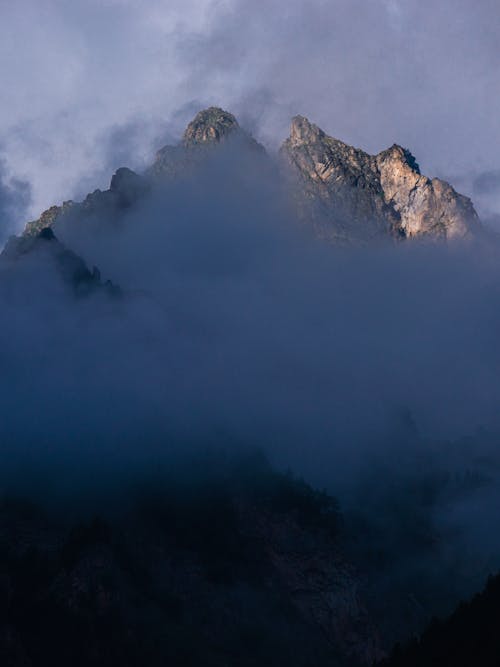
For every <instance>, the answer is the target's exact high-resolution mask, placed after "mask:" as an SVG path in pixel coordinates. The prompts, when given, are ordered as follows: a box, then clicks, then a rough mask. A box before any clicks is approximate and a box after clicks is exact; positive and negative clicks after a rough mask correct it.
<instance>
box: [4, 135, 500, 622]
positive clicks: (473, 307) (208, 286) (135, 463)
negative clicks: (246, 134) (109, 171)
mask: <svg viewBox="0 0 500 667" xmlns="http://www.w3.org/2000/svg"><path fill="white" fill-rule="evenodd" d="M287 186H288V184H287V183H285V182H284V181H283V180H282V175H281V172H280V169H279V166H278V165H277V164H276V163H275V162H274V161H273V160H271V159H269V158H267V157H266V156H265V155H264V154H261V153H255V152H253V151H250V153H247V152H246V150H245V148H244V146H241V145H239V144H238V143H237V142H236V143H233V142H231V141H228V142H226V144H224V145H222V146H220V147H219V148H218V150H215V151H213V152H212V153H210V154H208V153H207V156H206V159H205V160H204V161H201V162H200V164H199V165H198V166H197V167H196V168H194V169H193V170H192V171H187V172H186V173H185V174H184V175H183V176H181V177H179V178H178V179H177V180H174V181H170V182H169V181H166V182H165V181H159V182H157V183H152V185H151V189H150V191H149V193H148V194H147V195H145V196H143V197H142V199H140V200H139V201H138V202H136V204H134V205H132V206H130V207H128V208H125V209H109V208H106V207H105V206H101V207H99V206H97V207H94V208H93V209H92V208H91V209H88V211H87V213H85V211H84V212H82V210H81V209H73V212H72V210H71V209H70V211H69V213H68V214H67V215H66V216H65V217H63V218H62V219H60V221H58V222H57V223H56V224H55V227H54V231H55V234H56V236H57V239H59V240H50V239H38V240H36V241H33V242H32V244H33V247H32V248H31V250H29V251H26V252H24V253H16V252H12V249H9V246H8V247H7V250H6V252H5V253H4V255H3V256H2V258H1V261H0V308H1V312H2V315H3V318H2V327H1V328H0V349H1V350H2V355H1V364H2V366H1V375H0V378H1V379H0V401H1V405H2V410H1V421H0V442H1V449H0V457H1V461H0V463H1V466H0V469H1V473H0V484H1V490H2V493H3V494H9V495H12V494H14V495H31V496H33V495H35V497H37V498H38V500H40V499H42V500H44V501H45V502H54V503H55V504H56V505H58V506H59V507H64V508H68V507H70V506H71V505H72V502H76V499H78V503H79V504H78V506H79V507H82V503H83V507H84V508H85V506H88V507H89V508H90V507H92V508H93V510H92V511H94V510H95V508H96V507H97V510H98V511H105V509H104V507H106V506H107V504H108V502H109V498H110V497H113V496H114V497H115V498H116V497H117V496H116V494H118V495H119V496H120V494H123V493H125V494H126V493H127V489H128V488H129V486H128V485H129V484H130V483H133V482H134V480H135V481H137V480H139V479H141V478H147V476H148V475H150V474H151V473H152V471H156V472H158V471H159V470H164V471H166V472H167V473H168V474H169V475H172V474H173V475H175V474H176V472H175V471H176V470H177V469H179V470H180V469H182V470H183V473H182V474H183V475H185V474H186V470H189V466H186V464H185V461H186V457H188V459H189V458H191V459H192V460H193V461H196V459H197V457H199V456H201V455H202V454H203V456H206V453H207V451H208V452H210V451H214V452H220V451H226V452H228V453H229V454H230V455H232V456H235V455H236V456H238V455H239V454H244V453H246V452H248V451H249V450H253V449H255V450H259V451H262V452H263V453H264V454H265V456H266V457H267V458H268V459H269V460H270V461H271V463H272V464H273V465H274V466H275V467H276V468H277V469H279V470H287V469H289V470H291V471H292V472H293V474H295V475H298V476H300V477H303V478H304V479H305V480H306V481H308V482H309V483H311V484H313V485H314V486H316V487H321V488H325V489H327V490H328V491H329V492H330V493H332V494H333V495H335V496H336V497H338V498H339V500H340V506H341V509H342V511H343V513H344V516H345V522H346V537H345V540H346V549H347V550H348V552H349V553H350V554H351V555H352V558H353V559H354V560H355V561H356V562H358V563H359V564H360V566H362V567H363V568H364V569H365V570H366V571H367V573H368V574H367V576H368V577H369V578H370V577H371V579H370V581H371V585H372V587H373V590H372V594H373V595H375V596H377V595H378V596H379V599H386V597H387V599H388V600H390V599H391V598H390V595H400V594H402V593H401V591H407V589H408V588H411V589H412V590H413V589H414V588H415V587H416V586H417V587H418V588H419V590H421V594H422V598H424V599H425V601H426V603H428V604H429V608H431V609H432V608H438V609H442V608H446V609H447V608H448V606H449V603H450V600H451V601H452V602H455V601H456V600H457V599H458V598H459V597H460V596H461V595H463V594H468V593H470V592H472V591H473V590H476V589H477V588H478V587H479V586H480V585H481V584H482V582H483V580H484V577H485V576H486V575H487V573H489V572H491V571H496V570H497V569H498V567H499V565H500V543H499V540H498V537H497V535H496V534H495V533H494V531H492V530H491V522H492V521H493V520H494V519H495V517H496V514H497V510H498V507H499V504H500V475H499V470H500V468H499V465H500V455H499V451H498V437H497V435H496V434H497V433H500V424H499V414H498V404H499V400H500V384H499V382H498V376H499V375H498V374H499V364H500V348H499V346H498V334H499V329H500V310H499V303H500V261H499V259H500V246H499V245H498V242H497V241H496V239H495V237H488V238H483V237H481V239H478V240H476V241H470V242H464V243H455V244H448V245H444V244H443V245H441V244H432V243H430V244H426V243H419V242H397V243H396V242H387V243H380V244H374V245H372V246H369V247H348V246H334V245H329V244H328V243H326V242H323V241H320V240H318V239H316V238H315V237H314V235H313V232H312V230H311V229H310V228H309V227H308V226H307V225H306V224H304V223H301V222H299V220H298V219H297V218H296V216H295V213H294V209H293V206H292V202H291V201H290V199H289V197H288V194H287V193H288V190H287ZM59 242H61V243H62V244H64V245H65V246H66V247H67V248H69V249H71V250H72V251H74V252H76V253H78V255H80V256H81V257H83V258H84V259H85V261H86V263H87V265H88V266H89V268H90V269H92V267H93V266H97V267H98V268H99V271H100V273H101V283H102V284H101V286H97V285H95V284H93V285H91V286H90V287H88V289H85V290H83V291H82V290H78V289H77V288H76V287H75V284H74V281H72V279H71V272H70V271H68V266H71V262H70V261H69V260H68V259H67V257H66V255H65V254H64V252H63V251H62V250H61V248H60V246H59ZM108 280H110V281H112V283H113V285H114V286H116V288H110V287H109V286H106V285H105V283H106V281H108ZM181 462H184V463H183V464H182V465H181ZM144 476H146V477H144ZM166 479H168V476H167V477H166ZM104 496H106V498H107V499H106V503H105V504H104V505H103V502H104V501H103V500H102V499H103V497H104ZM380 550H383V551H384V552H385V553H386V558H387V559H388V562H389V563H390V571H391V576H390V577H389V580H387V574H386V572H387V570H386V569H384V568H382V571H379V570H377V565H376V563H377V559H376V558H374V557H373V554H375V553H379V552H380ZM372 570H373V571H372ZM408 582H409V583H408ZM416 582H418V583H416ZM404 594H405V595H406V593H404ZM443 600H444V603H443ZM441 603H443V604H444V605H445V606H444V607H440V606H439V605H440V604H441ZM398 604H399V603H397V602H394V604H393V605H392V607H391V608H392V609H393V611H394V610H396V611H395V614H396V615H397V613H399V612H398V611H397V610H398ZM446 605H448V606H446ZM386 620H387V622H391V623H394V617H393V616H391V614H390V613H389V612H388V616H387V619H386ZM391 632H393V633H394V628H392V630H391Z"/></svg>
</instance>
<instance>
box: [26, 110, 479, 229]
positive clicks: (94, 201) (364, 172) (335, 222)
mask: <svg viewBox="0 0 500 667" xmlns="http://www.w3.org/2000/svg"><path fill="white" fill-rule="evenodd" d="M222 145H224V146H227V145H231V146H232V147H233V148H232V150H234V151H235V152H236V154H237V155H239V154H241V156H242V159H244V157H243V156H244V155H245V154H247V155H248V154H251V155H252V156H258V158H259V159H262V160H263V161H265V162H266V163H268V162H269V161H270V158H268V156H267V154H266V152H265V150H264V148H263V147H262V146H261V145H260V144H259V143H258V142H257V141H255V139H253V137H251V135H250V134H248V133H247V132H245V130H243V129H242V128H241V127H240V125H239V124H238V121H237V120H236V118H235V117H234V116H233V115H232V114H230V113H228V112H226V111H223V110H222V109H218V108H216V107H210V108H209V109H206V110H203V111H200V112H199V113H198V114H197V115H196V116H195V118H194V119H193V120H192V121H191V123H189V125H188V127H187V128H186V131H185V132H184V135H183V138H182V140H181V141H180V142H179V144H177V145H175V146H170V145H168V146H164V147H163V148H161V149H160V150H159V151H158V152H157V154H156V158H155V160H154V162H153V164H152V165H151V167H150V168H149V169H148V170H146V172H145V173H144V174H143V175H139V174H136V173H134V172H133V171H131V170H130V169H127V168H124V167H122V168H121V169H119V170H118V171H117V172H116V173H115V175H114V176H113V178H112V180H111V184H110V188H109V189H108V190H105V191H100V190H96V191H95V192H93V193H92V194H90V195H88V196H87V197H86V199H85V200H84V201H83V202H81V203H75V202H71V201H67V202H64V203H63V204H62V206H52V207H51V208H49V209H48V210H47V211H45V212H44V213H42V215H41V216H40V218H39V219H38V220H35V221H32V222H29V223H28V224H27V225H26V229H25V232H24V234H25V235H36V234H37V233H39V232H40V230H41V229H43V228H44V227H48V226H52V225H53V224H54V223H55V222H56V221H57V220H59V219H60V218H61V217H66V216H68V215H83V216H87V215H92V214H93V213H100V214H102V213H104V214H106V215H108V216H109V217H113V216H119V215H120V212H121V211H122V210H123V209H125V208H127V207H129V206H132V205H133V204H134V202H136V201H138V200H139V199H141V198H142V197H143V196H145V194H146V193H147V192H148V191H149V190H150V188H151V187H153V186H155V187H158V185H159V187H161V183H162V181H165V180H167V181H168V182H171V181H172V179H174V180H175V179H177V178H182V177H184V176H186V175H187V174H192V173H193V171H194V170H195V169H196V168H197V167H199V166H200V165H201V164H203V161H204V160H205V159H207V157H208V156H210V155H211V154H213V150H215V149H217V147H219V146H222ZM280 156H281V158H282V160H281V165H282V168H283V169H284V171H285V173H286V174H287V176H288V177H289V186H290V197H291V200H292V201H293V202H294V204H295V206H296V209H297V211H298V214H299V216H300V218H301V219H302V220H303V221H304V222H307V223H310V224H312V225H313V226H314V229H315V231H316V233H317V234H318V235H319V236H321V237H323V238H325V239H327V240H329V241H334V242H367V241H370V240H374V239H384V238H392V239H405V238H406V239H408V238H425V239H432V240H435V239H441V240H453V239H463V238H468V237H471V236H473V235H475V234H478V233H480V231H481V224H480V221H479V218H478V216H477V214H476V212H475V210H474V207H473V204H472V202H471V200H470V199H469V198H467V197H465V196H463V195H461V194H459V193H457V192H456V191H455V190H454V189H453V187H452V186H451V185H449V184H448V183H446V182H445V181H442V180H440V179H437V178H434V179H430V178H428V177H426V176H424V175H422V174H421V173H420V169H419V166H418V164H417V162H416V160H415V158H414V157H413V156H412V154H411V153H410V152H409V151H408V150H407V149H405V148H402V147H401V146H397V145H393V146H392V147H391V148H389V149H387V150H385V151H382V152H381V153H379V154H378V155H369V154H368V153H366V152H365V151H363V150H361V149H358V148H354V147H352V146H349V145H348V144H345V143H343V142H342V141H340V140H338V139H335V138H333V137H330V136H328V135H327V134H326V133H325V132H323V130H321V129H320V128H319V127H318V126H316V125H314V124H313V123H311V122H310V121H309V120H308V119H307V118H304V117H302V116H296V117H295V118H293V120H292V124H291V130H290V136H289V137H288V138H287V139H286V140H285V141H284V142H283V145H282V147H281V149H280Z"/></svg>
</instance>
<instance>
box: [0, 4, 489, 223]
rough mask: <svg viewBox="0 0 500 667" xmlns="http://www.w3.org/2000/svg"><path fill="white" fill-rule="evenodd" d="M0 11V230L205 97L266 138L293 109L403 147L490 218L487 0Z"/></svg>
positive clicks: (136, 149) (147, 139) (149, 138)
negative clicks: (4, 200) (8, 200)
mask: <svg viewBox="0 0 500 667" xmlns="http://www.w3.org/2000/svg"><path fill="white" fill-rule="evenodd" d="M0 19H1V20H0V83H1V87H0V90H1V93H0V95H1V98H0V102H1V103H0V158H1V160H2V164H3V168H2V184H3V185H2V188H3V190H5V189H10V190H12V187H14V189H16V188H17V190H19V193H20V198H19V203H18V206H17V209H15V211H14V212H12V207H11V208H10V210H11V214H10V218H9V220H8V221H7V224H8V225H9V229H10V228H14V229H20V228H22V226H23V224H24V221H25V219H26V217H35V216H38V215H39V213H40V212H41V211H42V210H43V209H45V208H47V207H48V206H50V205H52V204H54V203H60V202H61V201H62V200H65V199H70V198H76V199H78V198H81V197H83V196H84V195H85V194H86V193H87V192H88V191H92V190H93V189H95V188H96V187H100V188H105V187H107V186H108V183H109V179H110V176H111V174H112V172H113V171H114V170H115V169H116V168H117V167H118V166H121V165H124V164H126V165H128V166H131V167H135V168H139V169H140V168H141V167H143V166H145V165H146V164H147V163H148V162H149V161H150V160H151V158H152V155H153V153H154V151H155V149H157V148H159V147H160V146H162V145H163V144H165V143H168V142H171V141H175V140H177V139H178V138H179V136H180V134H181V133H182V130H183V128H184V126H185V125H186V124H187V122H188V121H189V120H190V119H191V118H192V116H193V115H194V114H195V113H196V112H197V111H198V110H199V109H200V108H203V107H205V106H208V105H211V104H214V105H218V106H222V107H224V108H226V109H228V110H229V111H232V112H233V113H235V114H237V115H238V117H239V119H240V122H241V123H242V124H243V125H244V126H245V127H247V128H248V129H250V130H251V131H252V132H253V133H254V134H255V135H256V136H257V138H258V139H260V140H261V141H262V142H263V143H264V144H265V145H266V146H267V147H269V148H270V149H271V150H274V149H276V148H277V146H278V145H279V143H280V142H281V141H282V140H283V139H284V138H285V137H286V136H287V132H288V124H289V120H290V117H291V116H293V115H295V114H297V113H300V114H303V115H306V116H308V117H309V118H310V119H311V120H312V121H314V122H316V123H317V124H318V125H320V126H321V127H322V128H323V129H325V130H326V131H327V132H328V133H329V134H332V135H333V136H336V137H337V138H340V139H342V140H345V141H346V142H348V143H351V144H353V145H356V146H359V147H362V148H364V149H366V150H368V151H369V152H378V151H379V150H382V149H384V148H386V147H387V146H389V145H391V144H393V143H399V144H402V145H404V146H406V147H408V148H410V149H411V150H412V152H413V153H414V154H415V155H416V157H417V160H418V162H419V163H420V165H421V167H422V169H423V171H424V172H425V173H427V174H428V175H430V176H434V175H436V176H441V177H444V178H447V179H449V180H451V181H452V183H454V184H455V185H456V187H457V189H460V190H462V191H463V192H465V193H467V194H469V195H471V196H473V198H474V201H475V202H476V205H477V207H478V209H479V212H480V213H481V215H482V217H483V218H484V219H486V220H487V221H488V222H490V223H492V224H494V225H496V226H497V227H498V228H500V222H499V220H498V217H499V216H500V173H499V172H500V157H499V153H498V142H499V139H500V120H499V115H498V108H499V106H500V67H499V64H500V44H499V40H498V34H500V5H499V4H498V2H497V1H496V0H476V1H473V0H441V1H440V2H439V3H435V2H431V1H430V0H328V1H327V0H307V1H306V0H287V2H284V1H283V0H266V1H265V2H264V1H263V0H253V1H252V2H249V1H248V0H182V2H181V1H179V0H140V2H139V1H134V0H85V1H82V0H72V2H71V3H68V2H66V1H63V0H43V2H39V1H38V0H37V1H35V0H19V1H18V2H16V3H12V2H10V1H9V0H0ZM11 179H15V182H14V186H13V185H12V181H11ZM20 183H22V184H24V185H23V187H22V188H20V189H19V187H18V186H19V184H20ZM27 188H29V193H30V197H29V200H28V197H27ZM3 190H2V191H3ZM4 220H6V218H5V217H4ZM3 234H4V235H5V231H4V233H3Z"/></svg>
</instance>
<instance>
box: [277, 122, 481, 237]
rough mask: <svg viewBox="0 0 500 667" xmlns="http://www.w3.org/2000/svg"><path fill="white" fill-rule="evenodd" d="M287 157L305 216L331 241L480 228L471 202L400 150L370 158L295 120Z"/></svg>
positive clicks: (450, 234) (459, 232) (459, 234)
mask: <svg viewBox="0 0 500 667" xmlns="http://www.w3.org/2000/svg"><path fill="white" fill-rule="evenodd" d="M281 155H282V156H283V157H284V158H285V160H286V162H287V163H288V164H289V165H290V166H291V167H292V171H293V173H294V174H295V176H296V177H297V178H296V183H297V189H296V191H295V197H296V201H297V205H298V207H299V212H300V215H301V217H302V218H305V219H306V220H312V222H313V223H314V225H315V227H316V228H317V230H318V232H319V233H320V235H321V236H324V237H326V238H328V239H329V240H334V241H337V240H338V241H353V240H354V241H356V240H360V241H367V240H370V239H373V238H377V237H383V236H387V235H390V236H393V237H395V238H411V237H427V238H434V239H438V238H440V239H459V238H465V237H467V236H470V235H472V234H474V233H476V232H479V230H480V223H479V219H478V217H477V214H476V212H475V210H474V207H473V205H472V202H471V201H470V199H468V198H467V197H464V196H463V195H460V194H458V193H457V192H455V190H454V189H453V188H452V187H451V186H450V185H449V184H448V183H446V182H444V181H441V180H439V179H432V180H431V179H429V178H427V177H426V176H423V175H422V174H421V173H420V169H419V166H418V164H417V162H416V161H415V158H414V157H413V156H412V155H411V153H410V152H409V151H408V150H406V149H404V148H401V147H400V146H397V145H394V146H392V147H391V148H389V149H388V150H386V151H383V152H382V153H380V154H379V155H376V156H374V155H369V154H368V153H365V152H364V151H362V150H359V149H356V148H353V147H352V146H348V145H347V144H344V143H342V142H341V141H339V140H338V139H334V138H333V137H330V136H328V135H326V134H325V133H324V132H323V131H322V130H321V129H320V128H319V127H317V126H316V125H314V124H312V123H310V122H309V121H308V120H307V118H303V117H302V116H296V117H295V118H294V119H293V120H292V126H291V131H290V136H289V138H288V139H286V141H285V142H284V144H283V146H282V148H281Z"/></svg>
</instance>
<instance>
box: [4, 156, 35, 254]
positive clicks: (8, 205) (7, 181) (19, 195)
mask: <svg viewBox="0 0 500 667" xmlns="http://www.w3.org/2000/svg"><path fill="white" fill-rule="evenodd" d="M29 201H30V188H29V185H28V183H26V182H23V181H20V180H18V179H16V178H9V177H8V175H7V173H6V170H5V166H4V164H3V162H2V161H1V159H0V244H3V243H4V242H5V241H6V239H7V238H8V237H9V236H10V235H11V234H14V232H15V231H17V228H18V224H19V217H20V216H22V215H26V211H27V209H28V204H29Z"/></svg>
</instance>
